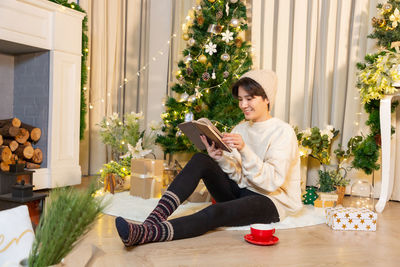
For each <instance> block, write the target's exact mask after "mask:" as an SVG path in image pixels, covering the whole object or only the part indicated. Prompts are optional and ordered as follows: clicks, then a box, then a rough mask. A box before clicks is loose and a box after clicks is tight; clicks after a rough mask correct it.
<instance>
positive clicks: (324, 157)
mask: <svg viewBox="0 0 400 267" xmlns="http://www.w3.org/2000/svg"><path fill="white" fill-rule="evenodd" d="M295 132H296V136H297V140H298V142H299V151H300V155H301V156H302V157H308V156H310V157H311V158H314V159H316V160H318V162H319V163H320V166H321V170H319V171H318V177H319V191H320V192H331V191H334V190H335V187H334V185H333V180H332V178H331V175H330V172H329V171H328V170H327V167H326V166H327V165H329V164H330V162H331V157H330V154H331V145H332V141H333V140H334V139H335V138H336V137H337V136H338V134H339V130H335V129H334V128H333V127H332V126H329V125H328V126H327V127H326V129H324V130H320V129H319V128H318V127H313V128H308V129H306V130H303V131H299V130H298V128H297V127H296V128H295Z"/></svg>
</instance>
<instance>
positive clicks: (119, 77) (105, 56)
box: [79, 0, 126, 174]
mask: <svg viewBox="0 0 400 267" xmlns="http://www.w3.org/2000/svg"><path fill="white" fill-rule="evenodd" d="M79 4H80V6H81V7H82V8H83V9H84V10H86V12H87V16H88V28H89V31H88V36H89V58H88V64H87V65H88V67H89V70H88V74H89V75H88V83H87V85H86V88H87V90H86V92H87V93H86V98H87V104H88V116H87V129H86V132H85V137H84V140H83V141H81V146H80V164H81V167H82V173H83V174H95V173H97V172H98V171H99V169H100V167H101V166H102V165H103V164H104V163H106V162H107V161H108V160H109V153H108V152H107V148H106V146H104V145H103V144H102V143H101V141H100V136H99V127H98V123H99V122H100V121H101V119H102V118H103V117H104V116H106V115H111V114H112V113H113V112H117V111H118V106H119V105H118V103H119V101H120V97H121V87H120V86H121V85H123V77H124V58H125V56H124V52H125V48H124V46H125V28H124V27H125V14H126V12H125V9H126V0H118V1H115V0H114V1H112V0H81V1H80V2H79Z"/></svg>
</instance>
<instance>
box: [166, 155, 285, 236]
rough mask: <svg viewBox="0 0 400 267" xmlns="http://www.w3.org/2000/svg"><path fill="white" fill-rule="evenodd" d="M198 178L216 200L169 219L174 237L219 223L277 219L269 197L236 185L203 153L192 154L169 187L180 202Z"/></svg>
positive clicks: (203, 231)
mask: <svg viewBox="0 0 400 267" xmlns="http://www.w3.org/2000/svg"><path fill="white" fill-rule="evenodd" d="M200 179H203V181H204V184H205V185H206V187H207V189H208V191H209V192H210V194H211V196H212V197H213V198H214V199H215V201H216V202H217V203H216V204H214V205H210V206H208V207H207V208H205V209H203V210H201V211H199V212H197V213H195V214H192V215H189V216H184V217H180V218H177V219H173V220H170V221H169V222H170V223H171V224H172V226H173V228H174V238H173V239H174V240H176V239H182V238H189V237H195V236H199V235H202V234H204V233H206V232H208V231H210V230H213V229H215V228H217V227H221V226H242V225H249V224H252V223H272V222H278V221H279V214H278V211H277V209H276V207H275V205H274V203H273V202H272V201H271V200H270V199H269V198H268V197H266V196H263V195H260V194H257V193H255V192H253V191H250V190H248V189H245V188H242V189H241V188H239V186H238V185H237V183H236V182H235V181H233V180H231V179H230V178H229V176H228V175H227V174H226V173H224V172H223V171H222V170H221V168H220V167H219V166H218V164H217V163H216V162H215V161H214V160H213V159H212V158H211V157H209V156H208V155H205V154H202V153H198V154H195V155H194V156H193V157H192V158H191V160H190V161H189V162H188V163H187V164H186V166H185V167H184V168H183V170H182V171H181V172H180V173H179V174H178V175H177V176H176V178H175V179H174V181H173V182H172V183H171V185H170V186H169V188H168V190H169V191H172V192H173V193H175V194H176V195H177V196H178V197H179V200H180V201H181V203H182V202H183V201H185V200H186V199H187V198H188V197H189V196H190V195H191V194H192V193H193V191H194V190H195V189H196V187H197V185H198V184H199V181H200Z"/></svg>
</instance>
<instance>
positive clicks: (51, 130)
mask: <svg viewBox="0 0 400 267" xmlns="http://www.w3.org/2000/svg"><path fill="white" fill-rule="evenodd" d="M83 17H84V14H82V13H80V12H77V11H75V10H70V9H68V8H65V7H62V6H60V5H57V4H54V3H52V2H49V1H47V0H2V1H0V91H1V97H0V119H5V118H11V117H17V118H19V119H20V120H21V121H22V122H24V123H27V124H30V125H34V126H36V127H39V128H41V129H42V137H41V139H40V140H39V142H38V143H37V144H36V146H37V147H39V148H40V149H41V150H42V151H43V163H42V165H41V168H40V169H38V170H36V171H35V173H34V175H33V184H34V185H35V189H43V188H54V187H59V186H65V185H73V184H79V183H80V182H81V169H80V166H79V125H80V124H79V118H80V68H81V64H80V61H81V25H82V24H81V23H82V19H83Z"/></svg>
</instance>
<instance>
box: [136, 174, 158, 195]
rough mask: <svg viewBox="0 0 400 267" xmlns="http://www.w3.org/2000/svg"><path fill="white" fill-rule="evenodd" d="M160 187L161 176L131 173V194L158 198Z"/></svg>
mask: <svg viewBox="0 0 400 267" xmlns="http://www.w3.org/2000/svg"><path fill="white" fill-rule="evenodd" d="M161 188H162V177H161V176H147V175H131V189H130V192H129V193H130V194H131V195H132V196H137V197H141V198H144V199H148V198H160V197H161Z"/></svg>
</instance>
